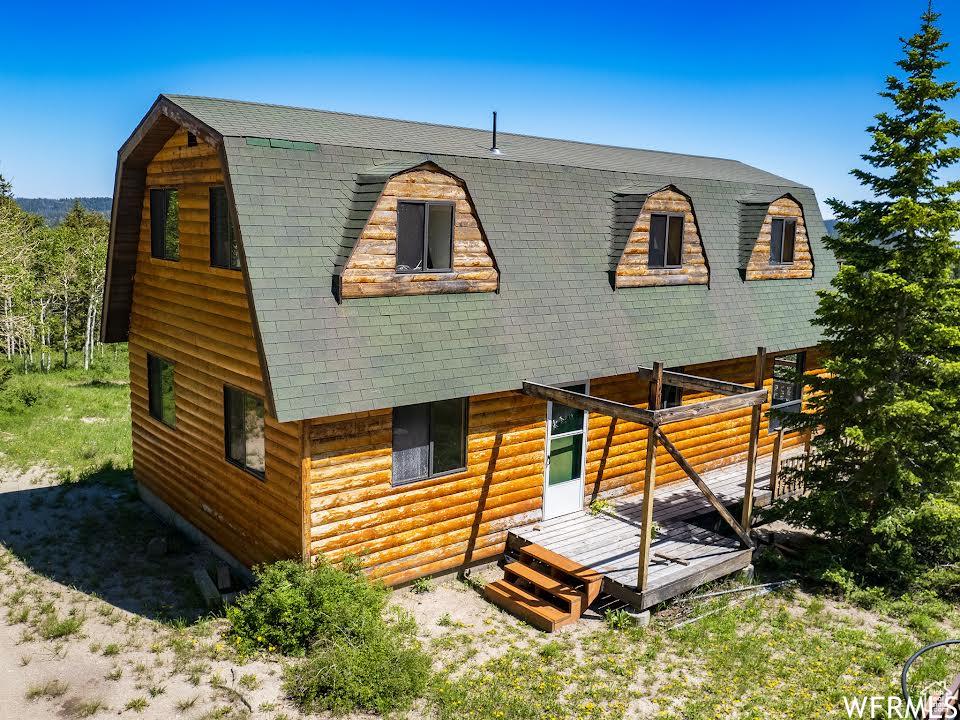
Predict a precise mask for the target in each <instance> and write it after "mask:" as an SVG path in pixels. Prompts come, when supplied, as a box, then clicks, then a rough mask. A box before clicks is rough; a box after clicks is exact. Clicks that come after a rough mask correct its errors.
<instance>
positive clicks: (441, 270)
mask: <svg viewBox="0 0 960 720" xmlns="http://www.w3.org/2000/svg"><path fill="white" fill-rule="evenodd" d="M492 142H493V140H492V138H491V135H490V134H489V133H487V132H485V131H480V130H471V129H464V128H456V127H445V126H438V125H429V124H424V123H415V122H404V121H399V120H386V119H380V118H373V117H363V116H357V115H346V114H339V113H331V112H322V111H316V110H308V109H301V108H290V107H278V106H270V105H261V104H255V103H246V102H236V101H228V100H215V99H209V98H200V97H185V96H176V95H162V96H160V97H159V98H158V99H157V101H156V102H155V104H154V105H153V107H152V108H151V109H150V111H149V112H148V113H147V115H146V116H145V117H144V119H143V120H142V121H141V123H140V124H139V126H138V127H137V128H136V130H135V131H134V133H133V134H132V135H131V137H130V139H129V140H128V141H127V142H126V143H125V144H124V145H123V147H122V148H121V149H120V151H119V158H118V163H117V174H116V188H115V192H114V204H113V216H112V223H111V235H110V248H109V258H108V266H107V281H106V292H105V299H104V312H103V325H102V337H103V340H104V341H106V342H121V341H127V342H129V349H130V377H131V408H132V416H133V420H132V422H133V453H134V474H135V476H136V480H137V482H138V485H139V487H140V489H141V492H142V494H143V496H144V497H145V498H146V499H147V500H148V501H149V502H151V503H152V504H153V505H154V507H157V508H160V509H162V510H163V512H165V513H166V514H167V515H168V516H170V517H175V518H177V521H178V522H180V523H181V524H185V525H189V526H190V527H192V528H194V529H196V530H198V531H199V532H201V533H203V534H204V535H206V536H207V537H209V538H210V539H212V540H213V541H214V542H215V543H216V544H217V545H218V546H219V547H220V548H221V549H222V551H224V552H225V553H227V554H229V555H230V556H231V557H233V558H235V559H236V560H237V561H238V562H239V563H242V564H244V565H247V566H250V565H253V564H256V563H261V562H265V561H270V560H274V559H277V558H283V557H298V558H303V559H305V560H308V559H310V558H315V557H317V556H319V555H321V554H323V555H325V556H327V557H329V558H332V559H338V558H342V557H344V556H346V555H356V556H358V557H360V558H361V559H362V561H363V563H364V565H365V567H366V568H367V569H368V571H369V572H370V574H371V575H373V576H375V577H378V578H382V579H383V580H384V581H385V582H387V583H391V584H398V583H404V582H409V581H411V580H413V579H415V578H418V577H421V576H425V575H430V574H435V573H440V572H444V571H448V570H452V569H455V568H463V567H466V566H469V565H471V564H474V563H478V562H482V561H488V560H490V559H493V558H497V557H499V556H501V555H502V554H503V553H504V550H505V547H506V544H507V543H508V541H509V542H510V543H511V547H512V548H514V550H515V551H516V553H520V554H524V553H523V549H524V548H528V546H537V543H535V542H532V541H531V538H533V539H536V538H537V537H541V536H542V537H547V535H549V531H551V528H554V529H556V530H557V531H558V532H560V530H561V529H562V526H564V524H566V525H567V526H569V528H572V527H573V525H572V524H571V523H573V520H574V519H577V518H579V520H580V521H582V522H584V523H589V522H607V523H614V525H611V526H610V528H614V526H615V528H619V529H616V532H619V533H620V535H617V536H616V537H617V538H619V539H617V540H616V542H619V543H621V544H624V543H625V544H626V545H629V546H630V547H632V548H633V549H630V548H629V547H628V548H626V549H624V550H623V552H620V553H618V557H620V558H626V559H627V561H629V562H628V563H627V565H625V566H623V567H621V568H620V570H621V571H622V572H624V573H627V575H629V574H630V573H633V576H634V577H635V578H636V577H637V576H638V573H639V578H638V581H637V582H635V583H631V582H628V581H624V582H621V583H613V582H612V581H611V583H610V584H609V587H606V586H604V587H605V588H606V589H609V590H611V591H615V592H620V593H622V594H623V596H624V597H626V598H627V599H630V600H633V601H635V603H636V604H639V605H640V606H641V607H642V606H649V605H650V604H652V603H653V602H654V601H656V600H658V599H662V598H663V597H666V596H669V593H670V592H674V591H675V590H677V588H681V587H689V586H690V584H691V583H695V582H702V581H704V579H710V577H716V576H717V575H718V574H722V573H724V572H730V571H732V570H735V569H739V568H742V567H744V566H745V565H747V564H749V553H748V552H747V551H745V550H744V548H743V547H741V546H740V545H739V544H737V542H736V539H735V538H736V537H737V535H738V534H739V535H740V536H741V537H744V532H742V531H744V530H748V529H749V528H748V525H749V520H750V515H749V512H750V506H751V505H752V502H753V497H754V492H758V491H759V489H760V482H761V481H762V480H763V478H764V477H766V476H765V475H764V474H763V473H764V467H765V463H767V462H768V459H769V457H770V454H771V453H772V452H773V451H774V445H776V448H775V450H776V456H777V457H780V456H781V454H782V455H783V456H784V457H785V456H787V455H789V454H790V453H794V454H795V453H796V452H798V450H797V448H800V447H802V445H803V442H804V439H803V438H799V437H793V436H790V435H786V436H784V435H783V433H782V432H781V433H778V432H777V428H776V423H775V422H771V421H770V420H769V419H768V416H767V413H766V410H767V409H768V408H769V403H768V401H767V392H768V389H769V388H771V387H772V390H773V403H774V404H775V405H778V406H779V407H780V408H781V409H787V410H790V409H793V410H799V409H800V406H801V403H802V398H801V394H802V389H803V388H802V383H801V382H797V379H796V378H797V375H796V371H797V370H801V371H803V370H805V371H808V372H811V371H815V370H816V369H817V367H818V364H817V356H816V350H815V346H816V345H817V343H818V341H819V337H818V333H817V331H816V330H815V329H814V328H813V327H811V325H810V319H811V317H812V316H813V313H814V310H815V308H816V305H817V297H816V292H817V291H818V290H820V289H823V288H826V287H828V285H829V282H830V279H831V277H832V276H833V274H834V272H835V270H836V263H835V261H834V259H833V258H832V257H831V256H830V254H829V252H828V251H827V250H826V249H825V248H824V246H823V244H822V243H821V242H820V238H821V237H822V236H823V234H824V226H823V222H822V220H821V217H820V213H819V210H818V207H817V201H816V198H815V196H814V193H813V191H812V190H811V189H810V188H808V187H805V186H803V185H800V184H798V183H795V182H792V181H789V180H786V179H784V178H781V177H778V176H776V175H773V174H771V173H768V172H764V171H762V170H759V169H756V168H753V167H750V166H747V165H744V164H742V163H739V162H735V161H732V160H724V159H717V158H709V157H698V156H688V155H678V154H672V153H665V152H654V151H647V150H634V149H627V148H618V147H608V146H600V145H590V144H584V143H578V142H567V141H560V140H551V139H544V138H537V137H528V136H521V135H510V134H500V135H499V137H498V139H497V145H496V148H494V149H491V146H492ZM758 346H762V347H764V348H766V353H763V352H761V353H760V354H759V357H758V354H757V348H758ZM758 363H759V364H758ZM664 366H666V367H667V368H669V369H668V370H666V371H665V370H664ZM648 450H649V452H648ZM744 468H746V474H745V473H744ZM758 468H759V469H758ZM774 474H775V473H774ZM694 476H696V477H694ZM747 476H749V479H747ZM755 478H759V479H758V480H756V482H757V486H756V487H755V486H754V482H755ZM697 479H699V481H698V482H696V484H694V482H695V481H697ZM701 485H702V486H704V487H707V486H709V487H707V490H703V494H701V492H700V491H701V489H702V487H701ZM711 488H713V489H711ZM718 488H719V489H718ZM645 489H647V490H649V491H650V492H643V491H644V490H645ZM768 490H769V489H768ZM708 491H709V492H708ZM690 492H692V493H693V494H694V495H695V496H697V497H698V498H699V500H700V501H703V500H704V499H706V500H707V501H709V504H704V503H702V502H701V504H700V505H697V504H696V502H694V501H693V500H691V499H690V497H688V494H689V493H690ZM655 493H656V494H657V495H656V496H657V497H658V498H662V500H663V502H660V500H657V501H655V500H654V496H655ZM661 493H662V495H660V494H661ZM678 493H680V494H679V495H678ZM724 493H726V495H724ZM738 493H739V494H740V495H741V496H743V497H747V498H748V502H745V503H744V504H745V506H746V512H745V514H744V517H743V518H742V521H741V523H740V524H739V525H737V523H733V524H731V527H734V526H735V525H736V526H737V527H739V531H738V532H737V533H736V534H734V535H733V538H734V540H731V539H730V537H726V536H724V534H723V533H719V534H717V533H713V532H712V531H710V532H708V531H707V530H703V532H702V533H700V532H698V530H697V528H696V527H695V523H693V522H692V521H691V522H687V520H689V519H690V518H692V517H693V516H692V515H691V512H692V511H693V510H694V509H697V508H699V511H700V512H702V511H703V508H704V507H705V508H706V510H711V509H714V510H716V506H717V502H715V501H716V500H717V499H718V498H719V500H720V501H721V504H722V505H723V507H726V506H727V505H729V504H730V503H731V502H733V501H734V500H735V499H737V498H736V497H734V496H736V495H737V494H738ZM744 493H745V495H744ZM681 496H682V497H683V498H684V499H682V501H681V499H679V498H681ZM710 496H713V497H712V499H711V497H710ZM645 498H646V499H648V500H649V502H647V500H645ZM741 499H742V498H741ZM597 500H605V501H606V502H607V503H609V504H610V505H609V506H610V507H612V508H619V510H617V511H614V512H607V513H597V514H594V513H590V512H587V511H586V508H587V506H588V505H589V504H590V503H591V502H593V503H594V504H595V506H596V507H606V505H605V504H603V503H601V504H597V503H596V501H597ZM658 503H659V505H658ZM691 503H692V504H691ZM660 505H662V506H663V507H659V506H660ZM678 507H679V508H681V509H683V508H686V510H684V512H679V511H678V510H677V508H678ZM631 508H633V509H634V510H635V511H636V514H635V516H631V515H630V513H631V512H633V510H631ZM658 508H659V509H658ZM663 508H667V509H669V508H673V510H670V512H672V513H673V514H672V515H671V514H670V513H667V514H666V515H664V514H663V513H664V512H666V511H665V510H664V509H663ZM678 512H679V514H678ZM724 512H726V511H725V510H724ZM630 517H634V520H630ZM658 518H659V519H658ZM731 519H732V515H731ZM631 523H633V524H631ZM657 523H659V524H660V525H661V526H665V527H669V532H667V533H666V535H665V536H664V537H662V538H660V539H656V540H654V541H648V542H642V538H641V537H639V536H638V535H642V536H644V537H646V538H650V536H651V530H652V529H653V528H654V525H655V524H657ZM637 527H643V528H645V530H644V532H643V533H638V531H637ZM734 529H735V530H736V527H735V528H734ZM601 530H602V531H603V532H606V530H603V529H602V528H600V529H597V528H593V529H591V528H588V527H586V526H584V529H583V532H584V533H590V534H592V535H593V537H592V540H591V537H586V536H578V534H577V533H576V532H573V531H572V530H571V532H569V533H568V537H567V545H566V547H568V548H569V549H570V552H571V553H572V555H576V554H577V548H578V547H579V548H581V549H582V548H583V547H585V546H584V545H583V544H584V543H587V542H588V541H592V542H593V545H594V546H596V545H597V539H596V538H597V537H599V536H597V535H596V534H595V532H594V531H597V532H600V531H601ZM610 531H611V532H614V530H610ZM537 533H540V534H541V535H539V536H538V535H537ZM624 533H625V534H624ZM703 533H707V535H704V534H703ZM560 534H561V535H562V533H560ZM708 536H709V537H708ZM611 537H612V536H611ZM625 538H626V539H625ZM631 538H632V539H631ZM748 540H749V538H746V539H745V540H744V542H743V544H746V543H747V542H748ZM558 542H559V541H558ZM603 542H605V541H603ZM611 542H613V540H611ZM651 542H652V543H653V547H651ZM731 542H732V543H733V545H734V546H735V547H728V546H729V545H730V543H731ZM658 543H660V545H658ZM663 543H668V544H669V543H673V544H672V545H669V547H668V545H664V544H663ZM678 543H679V545H678ZM683 543H687V545H683ZM718 543H719V545H718ZM724 543H726V544H724ZM601 544H602V543H601ZM641 544H642V545H644V546H646V547H645V548H640V547H639V545H641ZM687 546H689V547H687ZM720 546H723V547H727V550H729V553H728V556H724V557H725V558H726V559H725V560H724V561H723V562H719V561H714V560H710V561H709V563H708V561H707V560H706V559H703V562H702V563H701V559H702V558H701V557H700V556H698V555H697V554H696V552H695V550H696V548H702V547H712V548H714V549H716V547H720ZM558 547H559V548H561V549H562V547H563V546H562V545H555V546H554V550H551V549H550V548H549V547H546V546H544V548H545V550H544V551H543V552H541V553H540V557H539V558H537V557H533V554H534V553H537V552H540V551H539V550H538V549H537V548H536V547H534V548H533V549H532V550H529V549H528V552H527V553H526V554H525V555H524V557H526V559H527V561H528V562H526V563H523V562H521V565H524V564H526V565H529V566H530V567H531V570H530V571H528V570H525V569H520V570H517V567H516V566H515V567H514V573H515V574H514V577H513V580H514V581H516V582H515V583H514V585H516V586H517V587H518V588H520V589H519V590H517V592H518V593H519V595H518V596H517V597H521V598H522V597H523V596H524V593H525V594H526V595H527V596H530V597H541V596H543V595H544V594H545V595H546V596H549V597H554V598H555V599H556V598H557V597H559V598H560V600H561V601H562V602H561V605H562V604H563V603H564V602H566V603H567V605H568V607H566V608H565V610H564V612H566V613H567V614H569V613H570V612H571V607H569V605H570V602H568V601H569V600H570V597H568V596H563V593H564V592H567V590H568V589H569V588H570V587H573V588H574V589H575V590H576V591H577V592H580V593H581V594H582V595H583V596H584V597H586V596H587V595H590V594H591V593H592V594H595V592H596V591H597V588H598V587H599V585H597V584H596V582H595V581H597V580H599V579H600V577H601V576H603V577H604V578H606V577H608V575H609V573H608V572H607V571H608V570H609V568H610V567H612V566H611V565H610V564H609V562H608V563H607V564H605V565H604V564H599V565H598V562H599V561H597V562H593V561H590V560H589V559H581V560H576V558H574V559H572V560H571V555H569V554H566V553H565V552H564V553H561V552H558V551H556V548H558ZM618 547H619V546H618ZM658 547H661V550H658V549H657V548H658ZM681 547H682V548H686V549H684V550H683V552H684V553H687V555H686V556H681V555H678V554H677V552H679V550H677V548H681ZM664 548H666V549H664ZM669 548H674V550H673V551H671V550H670V549H669ZM621 549H622V548H621ZM594 550H596V547H594ZM638 550H639V551H640V553H641V554H639V555H638ZM724 552H726V550H725V551H724ZM511 553H513V551H511ZM546 553H552V554H550V555H549V556H548V555H547V554H546ZM708 554H709V553H708ZM714 555H715V554H714ZM584 557H586V556H584ZM711 557H712V556H711ZM544 558H546V560H544ZM685 558H686V559H685ZM690 558H694V560H695V561H694V560H691V559H690ZM704 558H706V555H704ZM521 559H522V558H521ZM551 559H552V561H553V562H554V563H559V564H561V565H565V568H566V569H564V568H559V569H557V570H556V573H553V574H551V573H550V572H547V571H548V570H549V569H550V565H549V563H550V561H551ZM606 560H609V558H607V559H606ZM606 560H605V562H606ZM591 563H592V564H591ZM631 563H632V565H630V564H631ZM698 563H700V564H698ZM703 563H707V564H708V565H709V567H707V565H703ZM710 563H712V564H710ZM514 565H516V564H515V563H514ZM700 565H703V567H700ZM648 566H649V567H648ZM598 567H599V568H600V569H599V570H598V569H597V568H598ZM537 568H539V570H538V569H537ZM591 568H592V572H594V575H593V576H590V577H587V576H588V575H589V574H590V572H591ZM698 568H699V569H698ZM668 570H669V572H667V571H668ZM695 571H696V572H695ZM516 572H520V573H522V574H524V575H525V576H529V577H530V578H533V579H532V580H529V578H527V580H525V579H524V577H520V576H517V575H516ZM610 572H612V571H610ZM663 572H666V573H667V575H665V576H664V577H665V578H666V579H665V580H664V582H665V583H666V585H664V584H663V583H661V584H660V585H659V586H657V587H660V588H661V589H660V590H659V591H658V593H659V594H657V593H652V591H651V590H650V588H651V587H653V585H654V584H655V583H654V584H652V583H653V581H652V580H651V578H652V577H653V576H654V575H656V574H657V573H661V574H663ZM678 573H679V576H683V577H684V578H686V579H683V580H682V582H681V581H680V580H678V579H677V577H673V576H677V575H678ZM545 575H549V576H552V577H555V578H560V579H561V580H562V582H559V581H558V582H559V584H560V585H562V586H563V587H559V588H553V590H554V591H555V593H554V594H553V595H551V592H552V591H551V590H550V589H549V588H548V589H546V590H545V589H544V588H542V587H539V586H538V585H537V583H538V582H539V583H541V584H543V583H544V582H545V581H543V580H542V578H543V577H544V576H545ZM667 576H670V577H667ZM679 576H678V577H679ZM687 576H689V577H687ZM671 577H673V579H672V580H671V579H670V578H671ZM508 580H509V578H508ZM604 582H606V580H604ZM525 583H526V584H525ZM671 583H672V584H671ZM508 584H509V583H508ZM524 587H525V588H526V590H523V588H524ZM587 590H589V591H590V592H589V593H588V592H587ZM644 593H646V594H645V595H644ZM568 595H569V593H568ZM591 596H592V595H591ZM641 596H642V597H641ZM514 599H515V598H514ZM500 601H502V602H503V603H506V604H509V603H510V602H511V601H510V600H509V599H506V600H504V599H503V598H500ZM534 614H536V613H534Z"/></svg>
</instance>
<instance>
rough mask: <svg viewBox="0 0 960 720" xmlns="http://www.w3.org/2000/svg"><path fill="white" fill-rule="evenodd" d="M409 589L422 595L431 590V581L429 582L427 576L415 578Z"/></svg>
mask: <svg viewBox="0 0 960 720" xmlns="http://www.w3.org/2000/svg"><path fill="white" fill-rule="evenodd" d="M410 590H411V591H413V592H414V593H415V594H417V595H423V594H424V593H428V592H430V591H431V590H433V583H432V582H430V578H428V577H422V578H417V579H416V580H414V581H413V584H412V585H411V586H410Z"/></svg>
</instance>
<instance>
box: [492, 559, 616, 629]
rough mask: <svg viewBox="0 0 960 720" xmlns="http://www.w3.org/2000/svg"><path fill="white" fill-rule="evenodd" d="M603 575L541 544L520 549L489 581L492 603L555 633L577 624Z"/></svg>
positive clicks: (598, 592)
mask: <svg viewBox="0 0 960 720" xmlns="http://www.w3.org/2000/svg"><path fill="white" fill-rule="evenodd" d="M602 582H603V575H602V574H601V573H599V572H597V571H596V570H592V569H591V568H588V567H584V566H583V565H580V564H578V563H575V562H573V561H572V560H570V559H569V558H566V557H564V556H563V555H560V554H558V553H555V552H553V551H551V550H548V549H547V548H545V547H542V546H540V545H536V544H533V545H527V546H525V547H523V548H521V549H520V552H519V558H518V559H517V560H516V561H514V562H510V563H508V564H507V565H505V566H504V568H503V579H502V580H497V581H496V582H492V583H490V584H488V585H487V586H486V587H485V588H484V595H485V597H486V598H487V600H489V601H490V602H492V603H494V604H495V605H498V606H499V607H501V608H503V609H504V610H506V611H507V612H510V613H513V614H514V615H516V616H517V617H520V618H522V619H523V620H525V621H526V622H528V623H530V624H531V625H533V626H534V627H536V628H540V629H541V630H545V631H547V632H553V631H554V630H557V629H558V628H561V627H563V626H565V625H570V624H571V623H575V622H576V621H577V620H579V619H580V616H581V615H583V613H584V612H585V611H586V609H587V608H588V607H589V606H590V603H592V602H593V601H594V600H596V598H597V595H599V594H600V587H601V585H602Z"/></svg>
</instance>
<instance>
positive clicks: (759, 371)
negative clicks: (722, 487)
mask: <svg viewBox="0 0 960 720" xmlns="http://www.w3.org/2000/svg"><path fill="white" fill-rule="evenodd" d="M766 366H767V349H766V348H765V347H758V348H757V359H756V364H755V366H754V369H753V387H754V389H756V390H762V389H763V376H764V374H765V372H766ZM760 410H761V406H760V405H754V406H753V410H752V411H751V413H750V444H749V446H748V448H747V481H746V483H745V484H744V487H743V516H742V517H741V519H740V525H741V526H742V527H743V530H744V532H746V533H748V534H749V532H750V520H751V519H752V517H753V486H754V483H755V482H756V479H757V449H758V446H759V444H760Z"/></svg>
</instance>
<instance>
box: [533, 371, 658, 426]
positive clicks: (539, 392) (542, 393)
mask: <svg viewBox="0 0 960 720" xmlns="http://www.w3.org/2000/svg"><path fill="white" fill-rule="evenodd" d="M521 392H523V394H524V395H529V396H531V397H535V398H541V399H543V400H551V401H553V402H557V403H560V404H561V405H566V406H567V407H572V408H576V409H577V410H586V411H587V412H592V413H597V414H598V415H606V416H607V417H614V418H617V419H619V420H627V421H628V422H635V423H639V424H641V425H646V426H648V427H653V426H654V425H655V424H656V416H655V414H654V413H653V412H652V411H650V410H645V409H643V408H638V407H634V406H633V405H625V404H623V403H618V402H614V401H613V400H605V399H603V398H598V397H594V396H593V395H584V394H583V393H578V392H574V391H573V390H565V389H563V388H557V387H552V386H550V385H540V384H539V383H532V382H524V383H523V388H522V390H521Z"/></svg>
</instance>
